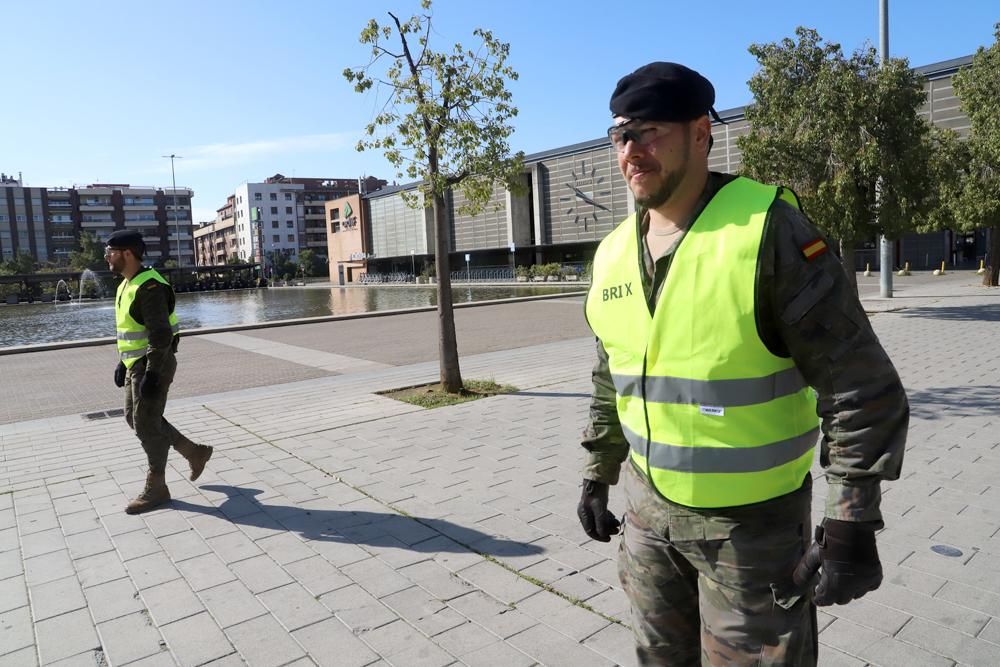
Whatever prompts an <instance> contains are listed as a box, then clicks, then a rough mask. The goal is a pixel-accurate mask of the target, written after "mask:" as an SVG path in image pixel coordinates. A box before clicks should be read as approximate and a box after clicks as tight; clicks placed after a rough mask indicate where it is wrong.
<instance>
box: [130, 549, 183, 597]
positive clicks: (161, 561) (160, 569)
mask: <svg viewBox="0 0 1000 667" xmlns="http://www.w3.org/2000/svg"><path fill="white" fill-rule="evenodd" d="M125 567H126V568H127V569H128V573H129V576H130V577H132V581H133V582H135V585H136V587H137V588H138V589H139V590H143V589H144V588H150V587H152V586H158V585H159V584H162V583H165V582H168V581H172V580H174V579H177V578H178V577H180V576H181V574H180V572H178V571H177V568H175V567H174V564H173V563H171V562H170V558H169V557H168V556H167V555H166V554H165V553H163V552H162V551H161V552H158V553H154V554H150V555H148V556H142V557H140V558H135V559H133V560H130V561H127V562H126V563H125Z"/></svg>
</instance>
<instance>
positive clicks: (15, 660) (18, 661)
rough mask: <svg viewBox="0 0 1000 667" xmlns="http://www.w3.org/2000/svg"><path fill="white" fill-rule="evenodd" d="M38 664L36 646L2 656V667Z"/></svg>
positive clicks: (0, 661)
mask: <svg viewBox="0 0 1000 667" xmlns="http://www.w3.org/2000/svg"><path fill="white" fill-rule="evenodd" d="M38 664H39V663H38V651H36V650H35V646H34V644H32V645H31V646H29V647H27V648H23V649H21V650H19V651H14V652H13V653H4V654H3V655H0V667H31V666H32V665H38ZM87 667H90V665H88V666H87Z"/></svg>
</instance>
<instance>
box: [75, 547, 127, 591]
mask: <svg viewBox="0 0 1000 667" xmlns="http://www.w3.org/2000/svg"><path fill="white" fill-rule="evenodd" d="M73 567H75V568H76V574H77V577H78V578H79V579H80V584H81V585H82V586H83V588H84V589H86V588H89V587H90V586H97V585H99V584H104V583H107V582H109V581H115V580H116V579H121V578H122V577H127V576H128V572H126V570H125V565H124V563H122V562H121V559H120V558H119V557H118V552H116V551H105V552H103V553H99V554H95V555H93V556H86V557H84V558H78V559H76V560H74V561H73V563H72V565H71V566H70V568H71V569H72V568H73Z"/></svg>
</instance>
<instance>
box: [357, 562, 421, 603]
mask: <svg viewBox="0 0 1000 667" xmlns="http://www.w3.org/2000/svg"><path fill="white" fill-rule="evenodd" d="M340 571H341V572H343V573H344V574H346V575H347V576H348V577H350V578H351V579H352V580H354V581H356V582H358V583H359V584H361V585H362V586H363V587H364V589H365V590H366V591H368V592H369V593H371V594H372V595H374V596H375V597H377V598H381V597H384V596H386V595H392V594H393V593H398V592H399V591H402V590H406V589H407V588H410V587H411V586H412V585H413V582H411V581H410V580H409V579H407V578H406V577H405V576H403V575H401V574H399V573H398V572H396V570H395V568H393V567H391V566H390V565H389V564H387V563H386V562H384V561H383V560H381V559H380V558H374V557H372V558H368V559H366V560H363V561H359V562H357V563H352V564H350V565H344V566H343V567H341V568H340Z"/></svg>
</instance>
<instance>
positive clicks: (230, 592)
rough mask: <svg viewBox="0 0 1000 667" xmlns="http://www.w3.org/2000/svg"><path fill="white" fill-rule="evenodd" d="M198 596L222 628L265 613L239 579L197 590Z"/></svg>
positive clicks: (265, 610)
mask: <svg viewBox="0 0 1000 667" xmlns="http://www.w3.org/2000/svg"><path fill="white" fill-rule="evenodd" d="M198 596H199V597H200V598H201V601H202V602H203V603H204V604H205V606H206V607H207V608H208V611H209V612H210V613H211V614H212V616H213V617H214V618H215V621H216V622H217V623H218V624H219V627H221V628H223V629H225V628H228V627H229V626H231V625H236V624H237V623H242V622H244V621H248V620H250V619H251V618H257V617H258V616H261V615H263V614H266V613H267V609H265V608H264V607H263V606H261V604H260V602H258V601H257V598H255V597H254V595H253V593H251V592H250V591H249V590H248V589H247V587H246V586H244V585H243V584H242V583H241V582H239V581H230V582H229V583H225V584H220V585H218V586H214V587H212V588H206V589H205V590H203V591H199V593H198ZM317 604H318V603H317Z"/></svg>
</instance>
